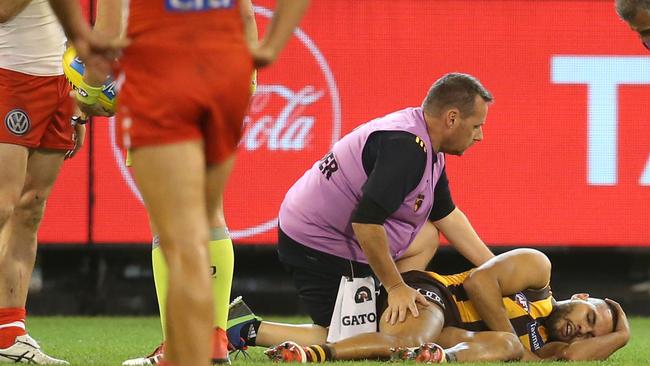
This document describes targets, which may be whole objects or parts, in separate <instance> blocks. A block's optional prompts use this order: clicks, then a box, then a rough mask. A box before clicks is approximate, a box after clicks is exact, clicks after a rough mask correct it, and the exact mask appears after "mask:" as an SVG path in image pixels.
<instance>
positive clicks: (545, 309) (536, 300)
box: [427, 270, 554, 351]
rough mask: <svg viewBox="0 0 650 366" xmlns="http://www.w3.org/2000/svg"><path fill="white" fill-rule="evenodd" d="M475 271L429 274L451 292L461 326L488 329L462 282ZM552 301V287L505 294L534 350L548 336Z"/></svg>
mask: <svg viewBox="0 0 650 366" xmlns="http://www.w3.org/2000/svg"><path fill="white" fill-rule="evenodd" d="M472 271H473V270H470V271H467V272H463V273H459V274H455V275H448V276H442V275H439V274H437V273H434V272H427V273H428V275H429V276H430V277H431V278H432V279H433V280H435V281H436V282H438V283H439V284H440V285H442V286H443V287H444V289H445V290H446V291H447V292H448V293H449V294H450V295H451V296H450V298H451V299H453V301H454V304H453V305H455V307H456V309H457V311H458V317H459V319H458V322H459V324H458V326H459V327H461V328H463V329H467V330H470V331H485V330H489V329H488V327H487V326H486V324H485V322H484V321H483V319H481V316H480V315H479V313H478V311H476V308H474V304H472V302H471V301H470V300H469V297H468V296H467V292H466V291H465V288H464V287H463V281H464V280H465V279H466V278H467V277H468V276H469V275H470V273H472ZM553 302H554V300H553V297H552V293H551V289H550V287H549V286H546V287H544V288H543V289H539V290H532V289H529V290H525V291H522V292H519V293H516V294H514V295H510V296H506V297H503V305H504V307H505V309H506V312H507V313H508V318H510V322H511V324H512V326H513V328H514V329H515V332H516V334H517V336H518V337H519V340H520V341H521V343H522V344H523V345H524V346H525V347H527V348H528V349H530V350H531V351H536V350H538V349H539V348H541V347H542V346H543V345H544V343H545V342H546V340H547V339H548V331H547V330H546V327H545V326H544V324H545V321H546V318H547V317H548V316H549V314H550V313H551V310H552V309H553Z"/></svg>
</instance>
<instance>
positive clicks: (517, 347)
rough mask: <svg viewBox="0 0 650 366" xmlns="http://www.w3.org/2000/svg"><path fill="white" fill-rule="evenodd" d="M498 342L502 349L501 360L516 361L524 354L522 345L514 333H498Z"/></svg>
mask: <svg viewBox="0 0 650 366" xmlns="http://www.w3.org/2000/svg"><path fill="white" fill-rule="evenodd" d="M499 343H500V348H501V349H502V350H503V356H502V360H503V361H517V360H520V359H521V358H522V357H523V356H524V347H523V345H522V344H521V342H520V341H519V338H518V337H517V336H516V335H515V334H512V333H506V332H503V333H500V334H499Z"/></svg>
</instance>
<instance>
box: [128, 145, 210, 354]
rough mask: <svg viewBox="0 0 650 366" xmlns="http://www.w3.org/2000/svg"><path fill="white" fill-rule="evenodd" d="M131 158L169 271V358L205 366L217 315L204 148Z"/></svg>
mask: <svg viewBox="0 0 650 366" xmlns="http://www.w3.org/2000/svg"><path fill="white" fill-rule="evenodd" d="M132 155H133V156H132V157H133V171H134V174H135V178H136V182H137V183H138V187H139V189H140V192H141V193H142V197H143V198H144V201H145V204H146V206H147V210H148V212H149V215H150V217H151V220H152V221H153V222H154V223H155V226H156V228H157V229H158V234H159V236H160V246H161V248H162V250H163V253H164V255H165V259H166V261H167V265H168V271H169V272H168V298H167V331H166V335H167V340H166V341H167V345H166V349H165V358H166V359H168V360H169V361H170V362H172V363H174V364H177V365H206V364H208V360H209V359H210V337H211V326H210V324H212V316H213V314H212V296H211V290H210V283H209V277H208V275H209V273H208V269H207V268H208V255H207V242H208V220H207V211H206V210H207V207H206V205H205V158H204V154H203V145H202V144H201V143H199V142H183V143H176V144H169V145H160V146H147V147H141V148H138V149H134V150H133V151H132Z"/></svg>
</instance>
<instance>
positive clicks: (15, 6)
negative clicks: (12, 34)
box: [0, 0, 32, 23]
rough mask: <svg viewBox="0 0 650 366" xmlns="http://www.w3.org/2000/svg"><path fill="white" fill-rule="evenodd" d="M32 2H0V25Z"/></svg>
mask: <svg viewBox="0 0 650 366" xmlns="http://www.w3.org/2000/svg"><path fill="white" fill-rule="evenodd" d="M31 1H32V0H4V1H2V2H0V23H5V22H8V21H10V20H11V19H13V17H15V16H16V15H18V13H20V12H21V11H23V9H25V8H26V7H27V5H28V4H29V3H30V2H31Z"/></svg>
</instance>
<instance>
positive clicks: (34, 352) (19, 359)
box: [0, 334, 70, 365]
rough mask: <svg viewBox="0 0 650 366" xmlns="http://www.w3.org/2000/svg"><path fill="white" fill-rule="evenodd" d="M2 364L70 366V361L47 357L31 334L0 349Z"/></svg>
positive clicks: (18, 338)
mask: <svg viewBox="0 0 650 366" xmlns="http://www.w3.org/2000/svg"><path fill="white" fill-rule="evenodd" d="M0 363H32V364H36V365H69V364H70V363H68V361H64V360H59V359H56V358H54V357H50V356H48V355H46V354H45V353H44V352H43V351H41V346H39V345H38V343H36V341H35V340H34V338H32V337H30V336H29V334H25V335H21V336H18V337H16V341H15V343H14V344H12V345H11V347H8V348H4V349H2V348H0Z"/></svg>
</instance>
